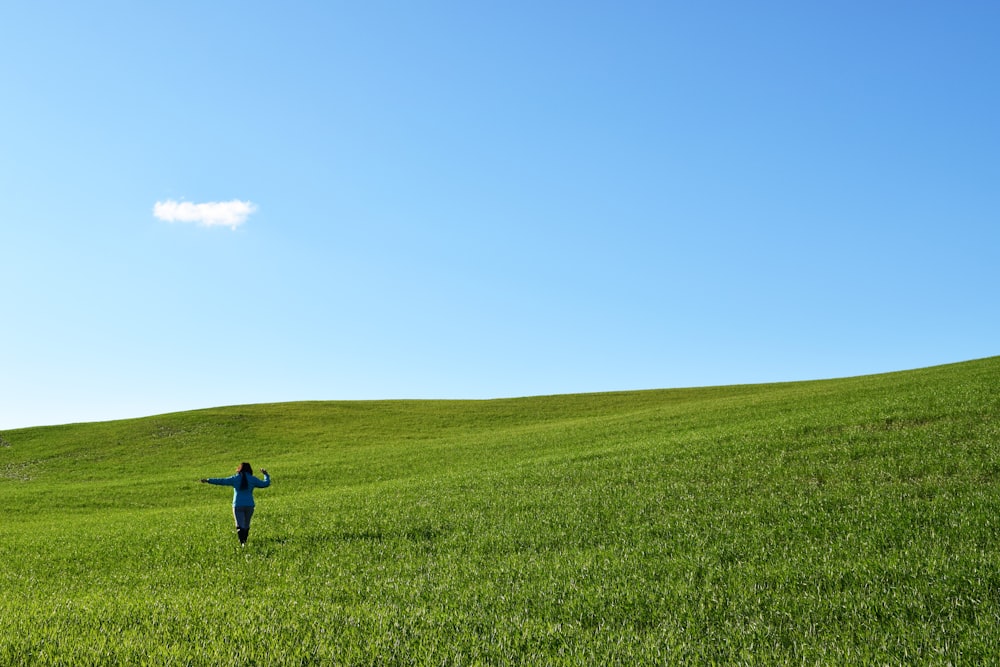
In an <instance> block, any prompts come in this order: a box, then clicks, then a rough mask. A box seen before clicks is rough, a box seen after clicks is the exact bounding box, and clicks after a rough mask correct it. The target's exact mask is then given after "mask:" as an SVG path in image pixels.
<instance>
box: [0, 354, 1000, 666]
mask: <svg viewBox="0 0 1000 667" xmlns="http://www.w3.org/2000/svg"><path fill="white" fill-rule="evenodd" d="M998 377H1000V359H989V360H983V361H977V362H970V363H966V364H958V365H953V366H946V367H939V368H933V369H927V370H921V371H911V372H907V373H899V374H890V375H884V376H875V377H867V378H854V379H846V380H835V381H823V382H810V383H796V384H783V385H763V386H744V387H724V388H706V389H690V390H674V391H650V392H634V393H617V394H592V395H579V396H554V397H542V398H527V399H517V400H501V401H399V402H359V403H296V404H277V405H260V406H240V407H232V408H219V409H212V410H203V411H197V412H190V413H182V414H174V415H164V416H159V417H151V418H147V419H140V420H129V421H121V422H109V423H102V424H80V425H70V426H62V427H47V428H37V429H22V430H16V431H7V432H5V433H3V434H2V435H3V438H4V440H5V442H7V443H9V446H2V447H0V503H2V506H3V507H4V521H3V522H0V585H2V589H3V595H2V598H0V664H39V665H55V664H67V665H70V664H72V665H87V664H94V665H105V664H142V663H146V664H193V665H201V664H233V665H235V664H359V665H363V664H371V665H386V664H401V665H402V664H419V665H424V664H426V665H430V664H435V665H440V664H446V665H447V664H451V665H460V664H461V665H466V664H621V665H625V664H678V663H680V664H685V663H686V664H711V663H717V664H885V663H889V664H909V663H929V664H947V663H948V662H952V663H955V664H983V663H987V662H989V661H991V660H992V659H993V658H994V656H996V655H998V654H1000V653H998V652H1000V631H998V630H997V625H998V619H1000V595H998V591H1000V567H998V566H1000V559H998V552H997V549H996V544H997V537H998V519H997V517H998V516H1000V512H998V510H1000V494H998V492H997V474H998V471H1000V456H998V454H997V450H996V447H997V442H998V438H1000V426H998V421H997V417H998V405H1000V401H998V398H997V389H998V384H1000V383H998ZM241 460H249V461H251V462H252V463H254V465H255V467H258V468H259V467H260V466H265V467H267V468H268V469H269V470H270V472H271V473H272V475H273V478H274V484H273V486H272V487H271V488H269V489H264V490H261V491H258V492H257V494H256V496H257V500H258V512H257V514H256V515H255V517H254V527H253V532H252V533H251V535H250V543H249V545H248V547H247V548H246V549H245V550H240V549H239V548H238V543H237V540H236V537H235V534H234V533H233V531H232V529H231V523H232V519H231V518H230V516H229V508H228V503H229V501H230V497H231V496H230V494H228V493H226V490H225V489H222V490H220V489H218V488H214V487H206V486H204V485H200V484H197V479H199V478H200V477H204V476H208V475H211V476H216V475H222V474H228V473H229V472H230V471H231V470H232V468H233V467H234V466H235V464H236V463H237V462H239V461H241Z"/></svg>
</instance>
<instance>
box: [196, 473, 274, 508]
mask: <svg viewBox="0 0 1000 667" xmlns="http://www.w3.org/2000/svg"><path fill="white" fill-rule="evenodd" d="M241 478H242V475H240V473H236V474H235V475H233V476H232V477H212V478H209V480H208V483H209V484H218V485H219V486H231V487H233V507H253V505H254V503H253V490H254V489H263V488H266V487H268V486H271V476H270V475H267V474H265V475H264V479H262V480H261V479H258V478H257V477H255V476H254V475H247V488H245V489H242V490H241V489H240V479H241Z"/></svg>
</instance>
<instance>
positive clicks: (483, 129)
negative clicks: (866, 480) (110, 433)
mask: <svg viewBox="0 0 1000 667" xmlns="http://www.w3.org/2000/svg"><path fill="white" fill-rule="evenodd" d="M998 71H1000V3H997V2H994V1H993V0H989V1H975V0H971V1H947V2H945V1H940V2H932V1H927V2H922V1H916V2H915V1H913V0H905V1H904V0H900V1H892V0H887V1H881V0H878V1H872V0H864V1H861V0H853V1H851V0H849V1H845V2H801V1H799V0H788V1H787V2H773V1H769V0H762V1H761V2H742V1H735V0H734V1H730V2H717V1H712V0H706V1H704V2H702V1H699V2H679V1H676V2H675V1H670V0H661V1H658V2H588V1H580V0H576V1H573V2H568V1H562V0H559V1H552V2H548V1H539V0H531V1H530V2H522V1H520V0H505V1H504V2H468V1H462V2H458V1H454V2H438V1H435V0H429V1H426V2H425V1H421V2H409V1H407V2H403V1H400V2H379V1H369V0H365V1H364V2H335V1H332V0H331V1H329V2H326V1H324V2H282V3H279V2H247V1H243V0H241V1H240V2H235V1H232V2H214V1H212V2H203V1H201V0H199V1H198V2H194V1H188V0H172V1H171V2H159V3H147V2H131V1H129V2H125V1H117V2H116V1H95V2H68V1H66V2H51V1H47V0H40V1H36V2H7V3H3V4H2V5H0V429H4V428H15V427H20V426H33V425H42V424H59V423H69V422H79V421H100V420H106V419H115V418H125V417H138V416H145V415H154V414H160V413H165V412H172V411H177V410H187V409H196V408H204V407H214V406H220V405H235V404H244V403H260V402H276V401H295V400H325V399H349V400H351V399H383V398H384V399H389V398H494V397H506V396H529V395H540V394H559V393H575V392H594V391H612V390H628V389H649V388H667V387H686V386H703V385H720V384H744V383H762V382H774V381H785V380H807V379H821V378H830V377H844V376H851V375H860V374H868V373H877V372H884V371H893V370H904V369H909V368H917V367H923V366H929V365H936V364H941V363H949V362H955V361H963V360H967V359H974V358H981V357H987V356H993V355H996V354H1000V345H998V336H997V334H998V331H1000V327H998V325H1000V318H998V315H997V311H998V309H997V291H998V290H997V288H998V286H1000V285H998V283H1000V280H998V278H1000V268H998V261H997V259H998V254H1000V253H998V250H1000V248H998V241H1000V231H998V224H997V223H998V210H1000V206H998V205H1000V157H998V156H1000V120H998V119H1000V85H998Z"/></svg>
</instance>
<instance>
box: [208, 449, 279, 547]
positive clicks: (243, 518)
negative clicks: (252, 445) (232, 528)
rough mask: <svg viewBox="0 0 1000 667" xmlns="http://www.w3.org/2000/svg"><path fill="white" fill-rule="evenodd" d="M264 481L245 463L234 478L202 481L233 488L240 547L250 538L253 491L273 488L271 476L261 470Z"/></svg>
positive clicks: (234, 513) (238, 468) (234, 514)
mask: <svg viewBox="0 0 1000 667" xmlns="http://www.w3.org/2000/svg"><path fill="white" fill-rule="evenodd" d="M260 471H261V473H263V475H264V479H259V478H257V477H255V476H254V474H253V468H251V467H250V464H249V463H247V462H246V461H244V462H243V463H241V464H239V465H238V466H237V467H236V474H235V475H233V476H232V477H209V478H207V479H203V480H201V483H202V484H217V485H219V486H231V487H233V518H234V519H235V520H236V535H237V537H239V538H240V546H246V544H247V537H249V536H250V519H251V518H252V517H253V510H254V502H253V490H254V489H264V488H267V487H269V486H271V476H270V475H269V474H268V472H267V471H266V470H264V469H263V468H261V470H260Z"/></svg>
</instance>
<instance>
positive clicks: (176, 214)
mask: <svg viewBox="0 0 1000 667" xmlns="http://www.w3.org/2000/svg"><path fill="white" fill-rule="evenodd" d="M256 210H257V205H256V204H254V203H253V202H250V201H240V200H238V199H234V200H232V201H208V202H204V203H202V204H192V203H191V202H186V201H183V202H177V201H174V200H173V199H168V200H166V201H158V202H156V203H155V204H154V205H153V215H155V216H156V217H157V218H159V219H160V220H163V221H164V222H197V223H198V224H201V225H205V226H206V227H217V226H222V227H229V228H231V229H236V228H237V227H239V226H240V225H242V224H243V223H244V222H246V221H247V217H248V216H249V215H250V214H251V213H253V212H254V211H256Z"/></svg>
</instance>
